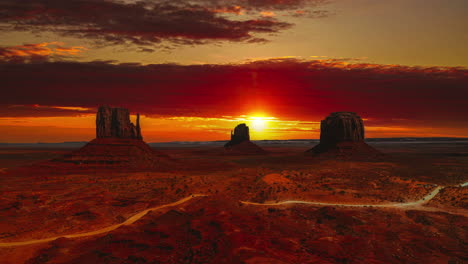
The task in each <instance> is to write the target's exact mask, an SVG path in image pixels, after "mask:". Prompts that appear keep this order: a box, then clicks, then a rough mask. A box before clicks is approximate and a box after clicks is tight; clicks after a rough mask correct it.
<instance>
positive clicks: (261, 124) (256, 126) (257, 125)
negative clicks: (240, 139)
mask: <svg viewBox="0 0 468 264" xmlns="http://www.w3.org/2000/svg"><path fill="white" fill-rule="evenodd" d="M250 122H251V126H252V129H253V130H256V131H263V130H264V129H265V128H266V123H267V120H265V119H263V118H261V117H252V118H251V121H250Z"/></svg>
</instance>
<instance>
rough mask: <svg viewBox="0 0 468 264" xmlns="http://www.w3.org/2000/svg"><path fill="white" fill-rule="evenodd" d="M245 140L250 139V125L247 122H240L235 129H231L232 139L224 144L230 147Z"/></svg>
mask: <svg viewBox="0 0 468 264" xmlns="http://www.w3.org/2000/svg"><path fill="white" fill-rule="evenodd" d="M244 141H250V133H249V127H248V126H247V125H246V124H240V125H237V126H236V127H235V128H234V131H231V141H229V142H228V143H226V145H224V146H225V147H230V146H234V145H237V144H240V143H242V142H244Z"/></svg>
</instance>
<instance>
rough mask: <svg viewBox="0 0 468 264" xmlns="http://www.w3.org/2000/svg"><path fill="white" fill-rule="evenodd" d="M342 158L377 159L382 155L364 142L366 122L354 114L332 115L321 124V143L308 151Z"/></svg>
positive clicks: (339, 113)
mask: <svg viewBox="0 0 468 264" xmlns="http://www.w3.org/2000/svg"><path fill="white" fill-rule="evenodd" d="M306 152H307V153H310V154H313V155H320V156H325V157H327V156H328V157H341V158H375V157H379V156H381V155H382V154H381V153H380V152H379V151H378V150H376V149H374V148H373V147H371V146H369V145H368V144H367V143H366V142H365V141H364V122H363V121H362V119H361V117H360V116H358V115H357V114H356V113H353V112H335V113H331V114H330V115H329V116H328V117H327V118H325V120H322V122H321V124H320V143H319V144H318V145H317V146H315V147H313V148H312V149H310V150H308V151H306Z"/></svg>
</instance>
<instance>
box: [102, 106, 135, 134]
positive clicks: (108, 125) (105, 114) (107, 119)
mask: <svg viewBox="0 0 468 264" xmlns="http://www.w3.org/2000/svg"><path fill="white" fill-rule="evenodd" d="M111 137H113V138H132V139H143V137H142V136H141V128H140V115H139V114H137V120H136V126H135V125H134V124H133V123H132V122H130V112H129V111H128V109H126V108H111V107H109V106H101V107H99V109H98V112H97V114H96V138H111Z"/></svg>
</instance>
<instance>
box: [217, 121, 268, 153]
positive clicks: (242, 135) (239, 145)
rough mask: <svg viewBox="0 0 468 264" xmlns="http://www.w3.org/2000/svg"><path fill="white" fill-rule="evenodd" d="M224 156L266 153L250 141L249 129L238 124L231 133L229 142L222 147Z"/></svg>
mask: <svg viewBox="0 0 468 264" xmlns="http://www.w3.org/2000/svg"><path fill="white" fill-rule="evenodd" d="M224 150H225V153H226V154H232V155H264V154H267V151H265V150H264V149H262V148H261V147H259V146H258V145H256V144H255V143H253V142H252V141H250V132H249V127H248V126H247V125H246V124H240V125H238V126H236V127H235V128H234V131H231V140H230V141H229V142H228V143H226V144H225V145H224Z"/></svg>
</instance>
